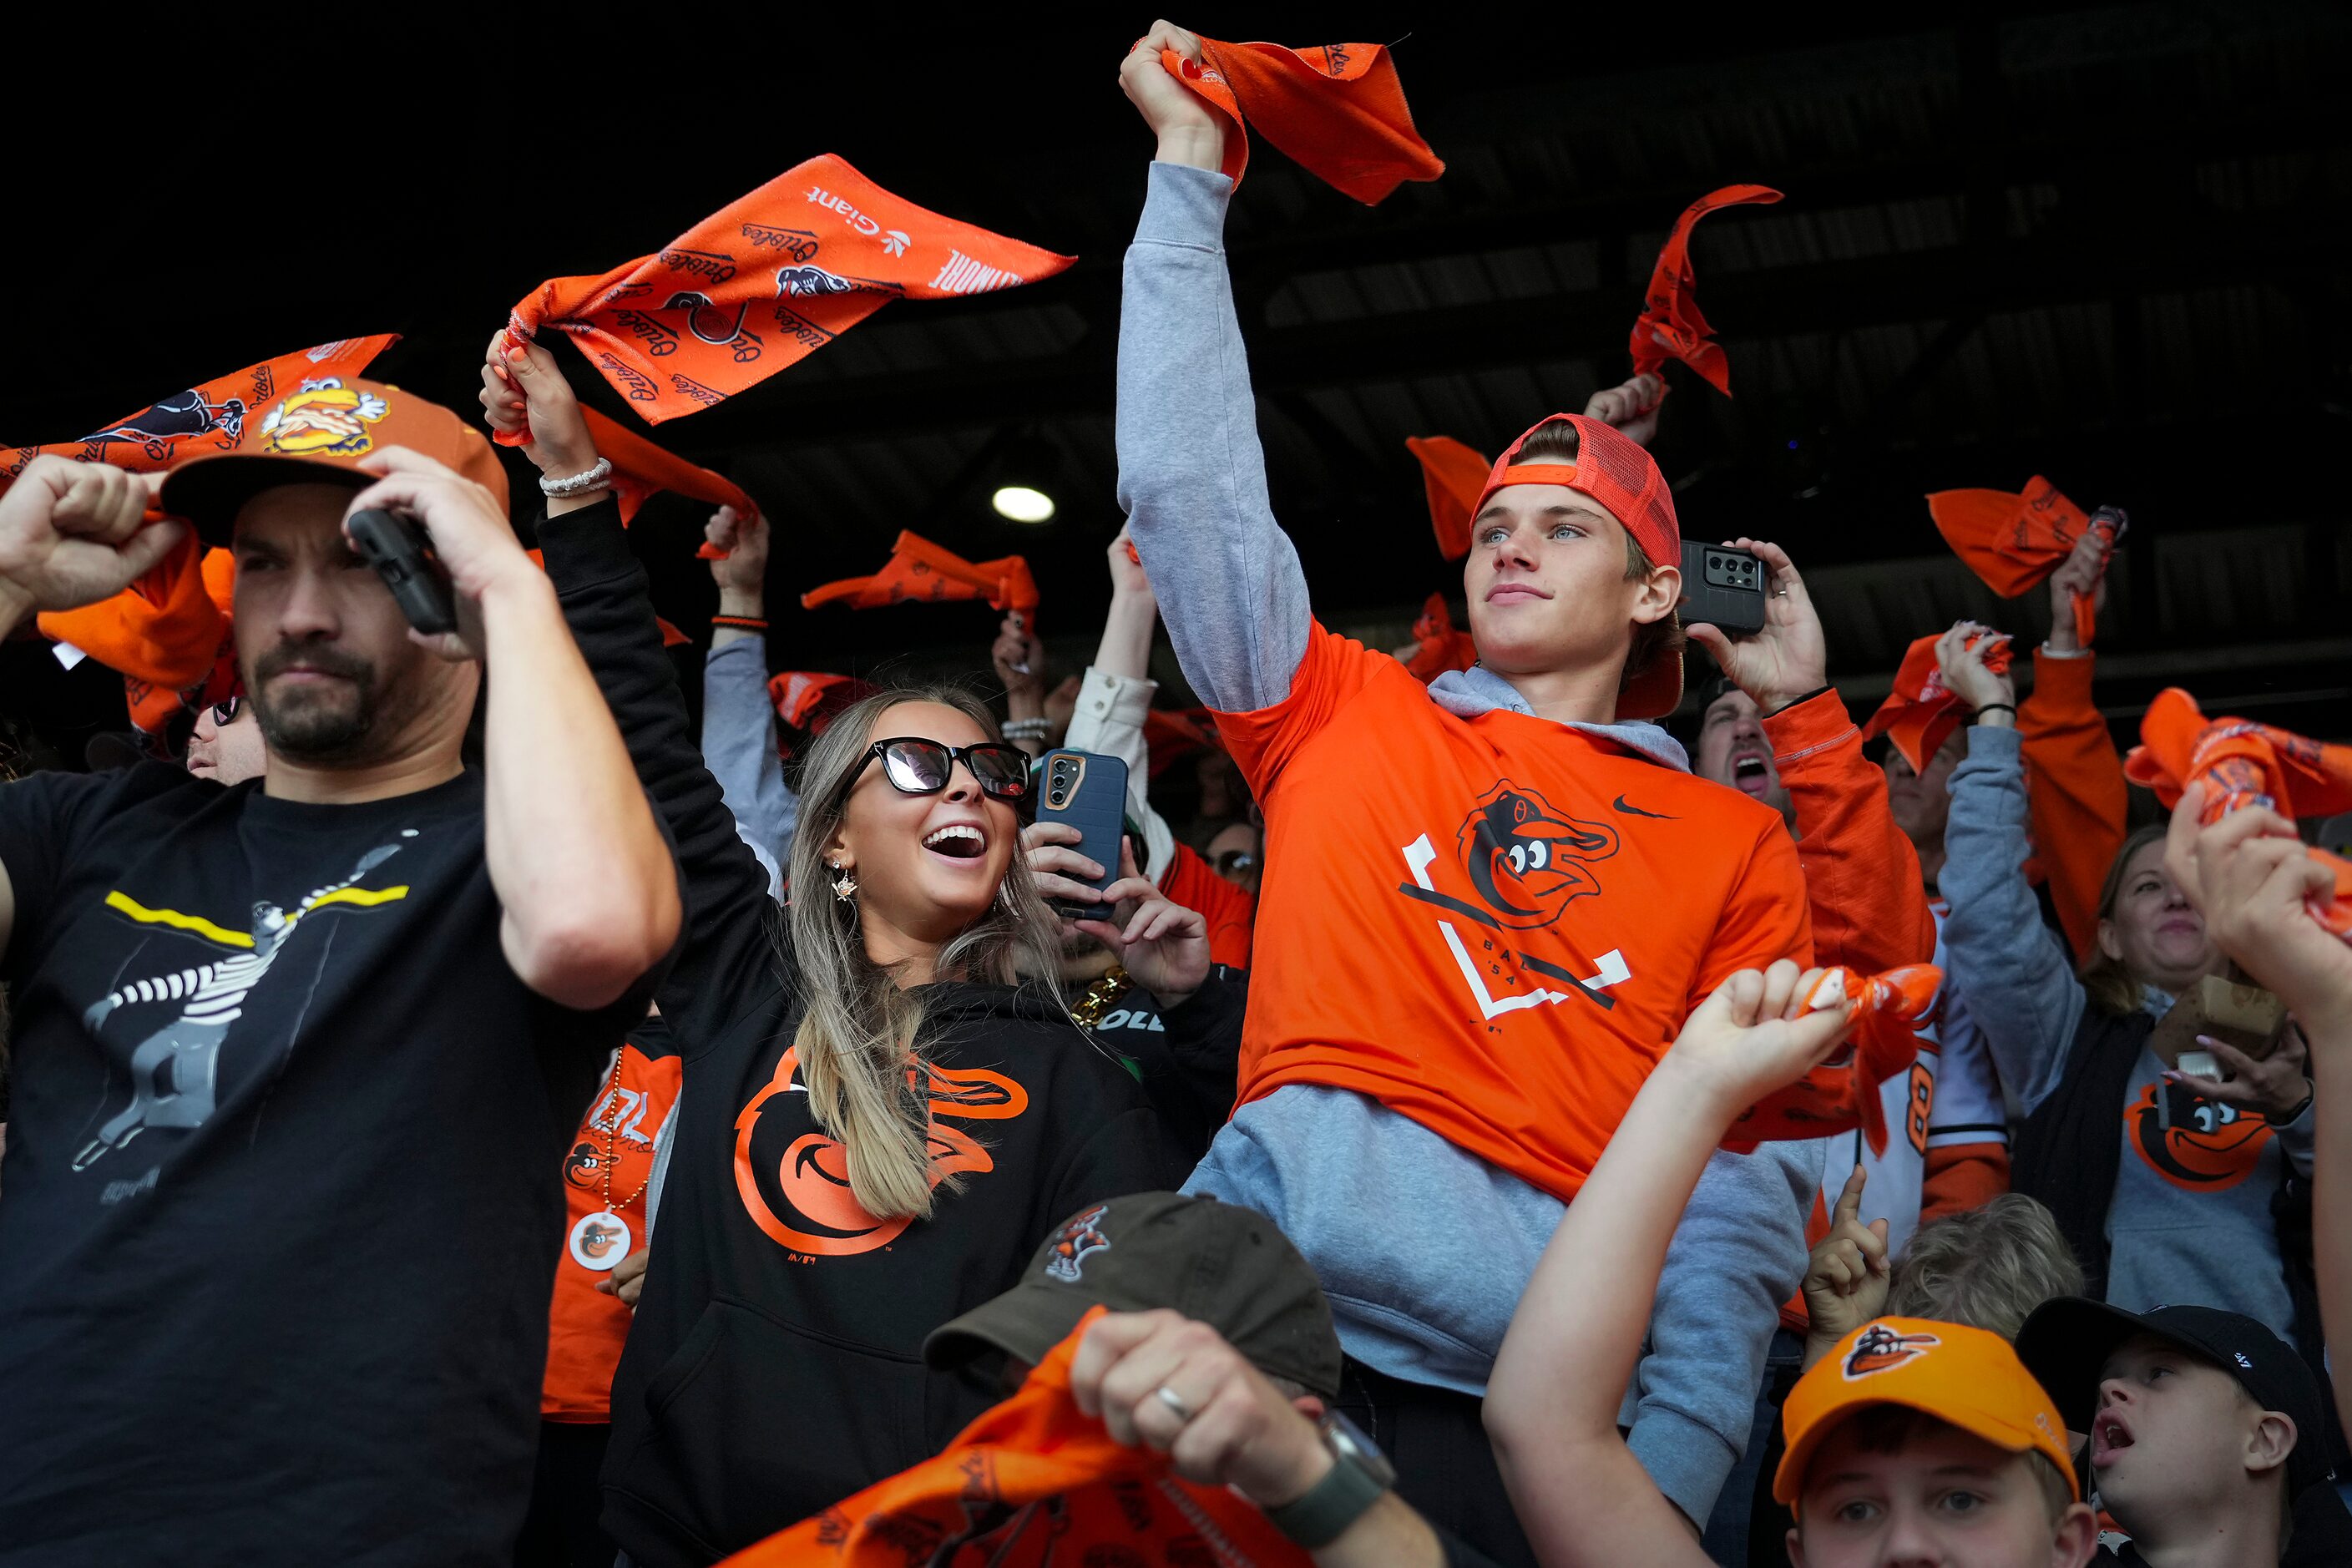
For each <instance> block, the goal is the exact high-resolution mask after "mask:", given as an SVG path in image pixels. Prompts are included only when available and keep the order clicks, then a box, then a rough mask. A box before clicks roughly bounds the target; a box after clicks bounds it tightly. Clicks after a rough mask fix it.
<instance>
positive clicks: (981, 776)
mask: <svg viewBox="0 0 2352 1568" xmlns="http://www.w3.org/2000/svg"><path fill="white" fill-rule="evenodd" d="M877 757H879V758H881V759H882V776H883V777H884V778H887V779H888V780H889V781H890V787H891V788H893V789H895V790H897V791H898V793H899V794H900V795H937V794H939V793H940V791H941V790H943V789H945V788H947V787H948V780H949V779H950V777H952V776H953V775H954V773H955V765H956V764H957V763H962V764H963V765H964V766H965V767H967V768H970V769H971V776H972V777H973V779H975V780H976V781H978V783H979V784H980V787H981V790H982V793H984V794H986V795H991V796H993V797H994V798H995V799H998V800H1023V799H1025V798H1027V796H1028V794H1029V753H1028V752H1024V751H1023V750H1021V749H1020V748H1019V747H1018V746H1008V745H1005V744H1004V743H1003V742H998V741H982V742H981V743H980V744H979V745H977V746H950V745H944V744H942V743H941V742H938V741H926V740H921V739H919V738H918V737H915V736H911V735H906V736H899V737H898V738H896V739H893V740H888V741H877V742H874V743H873V744H872V745H870V746H868V747H866V755H865V757H864V759H863V760H861V761H860V762H859V763H858V764H857V766H856V767H855V768H854V769H852V770H851V771H850V773H849V776H848V778H846V779H845V780H844V781H843V782H842V785H841V793H842V795H843V796H844V797H845V798H846V797H847V795H848V794H849V792H850V790H851V789H852V788H853V787H855V786H856V783H857V781H858V780H859V779H860V778H862V777H864V776H865V773H866V769H867V768H869V767H871V766H872V765H873V763H874V759H875V758H877Z"/></svg>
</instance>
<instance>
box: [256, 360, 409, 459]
mask: <svg viewBox="0 0 2352 1568" xmlns="http://www.w3.org/2000/svg"><path fill="white" fill-rule="evenodd" d="M388 412H390V405H387V404H386V403H385V402H384V400H383V398H381V397H378V396H377V395H375V394H374V393H373V392H362V391H361V390H359V389H358V388H356V387H349V386H345V385H344V384H342V383H341V381H339V380H337V379H336V378H335V377H333V376H328V377H325V378H324V379H322V380H320V381H318V382H315V383H306V384H304V385H303V388H302V390H301V391H299V392H298V393H296V394H294V395H293V396H291V397H289V398H288V399H286V400H285V401H284V402H283V403H280V404H279V405H278V406H277V407H275V408H272V409H271V410H270V411H269V412H268V413H267V414H265V415H263V416H261V429H262V441H261V449H262V450H263V451H265V452H278V453H282V454H284V455H286V456H288V457H295V458H300V457H310V456H328V457H337V458H354V457H357V456H359V454H361V453H362V452H364V451H366V450H368V448H370V447H373V446H374V445H375V437H374V436H373V435H372V434H370V433H369V430H368V426H371V425H373V424H374V423H375V422H376V421H377V420H379V419H381V418H383V416H384V415H385V414H386V413H388Z"/></svg>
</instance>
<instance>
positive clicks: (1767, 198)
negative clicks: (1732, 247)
mask: <svg viewBox="0 0 2352 1568" xmlns="http://www.w3.org/2000/svg"><path fill="white" fill-rule="evenodd" d="M1779 200H1780V192H1778V191H1776V190H1774V189H1772V187H1771V186H1769V185H1726V186H1724V187H1723V188H1722V189H1721V190H1719V191H1709V192H1707V194H1706V195H1703V196H1701V197H1699V199H1698V200H1696V201H1695V202H1693V203H1691V205H1688V206H1686V207H1685V208H1684V209H1683V214H1682V216H1680V217H1678V218H1676V219H1675V226H1674V228H1673V229H1672V230H1670V231H1669V232H1668V233H1667V235H1666V243H1665V244H1664V246H1662V247H1659V250H1658V264H1657V265H1656V266H1655V267H1654V268H1651V269H1650V289H1649V292H1648V293H1647V294H1646V295H1645V296H1644V297H1643V305H1642V314H1641V316H1640V317H1639V319H1637V320H1636V321H1634V322H1633V374H1636V375H1652V374H1656V373H1657V371H1658V370H1660V369H1661V368H1662V367H1663V366H1664V364H1665V363H1666V362H1667V361H1668V360H1670V359H1678V360H1680V361H1682V362H1683V363H1685V364H1686V365H1688V366H1690V367H1691V369H1693V370H1695V371H1696V372H1698V373H1699V374H1701V375H1703V376H1705V377H1706V380H1707V383H1708V384H1709V385H1711V386H1713V387H1714V388H1715V389H1716V391H1717V392H1720V393H1721V394H1723V395H1725V396H1726V397H1728V396H1730V395H1731V362H1730V360H1729V359H1728V358H1727V357H1726V355H1725V354H1724V352H1723V345H1722V344H1720V343H1718V342H1716V341H1715V329H1714V328H1713V327H1710V326H1708V325H1707V324H1706V317H1705V316H1702V315H1700V314H1699V310H1698V293H1697V286H1698V280H1697V278H1696V275H1695V274H1694V273H1693V272H1692V270H1691V259H1690V237H1691V227H1692V226H1693V225H1695V224H1696V223H1697V222H1698V220H1699V219H1701V218H1703V217H1705V216H1706V215H1707V214H1709V213H1711V212H1713V211H1715V210H1716V209H1717V207H1736V206H1748V205H1755V204H1759V203H1770V202H1777V201H1779Z"/></svg>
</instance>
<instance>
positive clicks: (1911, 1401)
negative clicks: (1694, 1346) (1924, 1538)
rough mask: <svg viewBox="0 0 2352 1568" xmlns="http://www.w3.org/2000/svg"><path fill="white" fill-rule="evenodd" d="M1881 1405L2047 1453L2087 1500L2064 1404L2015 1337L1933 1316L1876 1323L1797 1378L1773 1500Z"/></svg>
mask: <svg viewBox="0 0 2352 1568" xmlns="http://www.w3.org/2000/svg"><path fill="white" fill-rule="evenodd" d="M1870 1405H1902V1406H1904V1407H1905V1408H1906V1409H1911V1410H1916V1411H1918V1412H1919V1413H1920V1414H1921V1415H1932V1416H1934V1417H1935V1418H1936V1419H1937V1420H1938V1421H1941V1422H1944V1423H1946V1424H1947V1425H1948V1426H1957V1427H1958V1428H1959V1429H1960V1430H1961V1431H1963V1432H1966V1433H1968V1434H1969V1435H1970V1436H1975V1437H1981V1438H1983V1439H1984V1440H1985V1441H1986V1442H1988V1443H1990V1444H1991V1445H1992V1446H1993V1447H1996V1448H2001V1449H2005V1450H2007V1451H2008V1452H2010V1453H2012V1454H2026V1453H2035V1454H2041V1455H2043V1456H2044V1457H2046V1458H2048V1459H2049V1460H2050V1462H2051V1463H2052V1464H2053V1465H2055V1466H2057V1467H2058V1473H2059V1474H2060V1475H2063V1476H2064V1477H2065V1478H2066V1484H2067V1485H2068V1486H2069V1487H2071V1488H2073V1489H2074V1498H2075V1500H2076V1501H2078V1502H2079V1501H2081V1500H2082V1496H2083V1490H2082V1486H2081V1484H2080V1483H2079V1482H2078V1481H2077V1480H2076V1479H2075V1477H2074V1459H2073V1458H2071V1457H2070V1456H2069V1455H2068V1453H2067V1450H2066V1428H2065V1426H2063V1424H2062V1423H2061V1422H2060V1421H2059V1419H2058V1411H2057V1408H2056V1407H2055V1406H2054V1405H2052V1403H2051V1401H2050V1396H2049V1395H2048V1394H2045V1393H2043V1392H2042V1385H2041V1384H2038V1383H2036V1382H2034V1381H2033V1376H2032V1373H2029V1372H2027V1371H2026V1370H2025V1363H2023V1362H2021V1361H2020V1360H2019V1359H2018V1354H2017V1352H2016V1351H2014V1350H2012V1349H2011V1348H2010V1344H2009V1342H2008V1341H2007V1340H2004V1339H2002V1338H2001V1337H2000V1335H1999V1334H1994V1333H1988V1332H1986V1331H1984V1330H1982V1329H1971V1328H1968V1327H1965V1326H1963V1325H1962V1324H1959V1323H1942V1322H1937V1321H1934V1320H1933V1319H1929V1318H1878V1319H1874V1320H1873V1321H1870V1322H1867V1323H1865V1324H1864V1325H1863V1326H1862V1327H1861V1328H1859V1329H1856V1330H1855V1331H1853V1332H1852V1333H1850V1334H1848V1335H1846V1337H1845V1338H1844V1339H1843V1340H1840V1341H1839V1342H1838V1346H1837V1349H1835V1350H1834V1351H1832V1352H1830V1353H1829V1354H1828V1355H1825V1356H1823V1357H1822V1359H1821V1360H1820V1361H1818V1362H1816V1363H1813V1368H1812V1370H1811V1372H1808V1373H1805V1375H1804V1376H1802V1377H1801V1378H1799V1379H1798V1380H1797V1386H1796V1387H1794V1388H1792V1389H1790V1391H1789V1401H1788V1404H1787V1405H1784V1406H1783V1407H1782V1412H1781V1419H1782V1420H1783V1421H1784V1422H1785V1423H1786V1426H1787V1431H1788V1438H1789V1451H1788V1454H1787V1457H1785V1458H1782V1459H1781V1461H1780V1470H1779V1471H1778V1472H1777V1473H1776V1474H1774V1476H1773V1477H1772V1500H1774V1501H1775V1502H1778V1503H1780V1504H1781V1505H1782V1506H1783V1507H1790V1506H1793V1505H1794V1504H1795V1502H1796V1500H1797V1495H1798V1493H1799V1492H1800V1491H1801V1490H1802V1489H1803V1488H1804V1484H1805V1472H1806V1471H1807V1470H1809V1469H1811V1468H1812V1463H1813V1456H1814V1454H1815V1453H1817V1452H1818V1451H1819V1450H1820V1448H1821V1446H1822V1442H1823V1441H1824V1440H1826V1439H1827V1438H1828V1436H1829V1435H1830V1434H1831V1433H1832V1432H1833V1431H1835V1430H1836V1429H1837V1427H1838V1425H1839V1424H1840V1423H1841V1422H1843V1420H1844V1419H1845V1418H1846V1417H1847V1416H1849V1415H1853V1414H1854V1413H1855V1412H1856V1411H1859V1410H1862V1409H1864V1408H1866V1407H1868V1406H1870Z"/></svg>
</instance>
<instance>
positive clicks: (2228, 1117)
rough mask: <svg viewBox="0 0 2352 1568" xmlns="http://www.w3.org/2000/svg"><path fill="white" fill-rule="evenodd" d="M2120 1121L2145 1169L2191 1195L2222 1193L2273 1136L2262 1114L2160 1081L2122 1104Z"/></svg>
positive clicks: (2248, 1172)
mask: <svg viewBox="0 0 2352 1568" xmlns="http://www.w3.org/2000/svg"><path fill="white" fill-rule="evenodd" d="M2124 1121H2125V1123H2126V1125H2127V1126H2128V1127H2129V1128H2130V1130H2131V1144H2132V1147H2133V1148H2135V1149H2137V1150H2138V1151H2139V1157H2140V1158H2141V1159H2142V1160H2145V1161H2147V1165H2148V1168H2149V1169H2150V1170H2152V1171H2154V1172H2155V1173H2157V1174H2158V1175H2159V1176H2162V1177H2163V1178H2164V1179H2165V1180H2166V1181H2168V1182H2170V1183H2171V1184H2173V1185H2174V1186H2176V1187H2179V1188H2182V1189H2183V1190H2185V1191H2188V1192H2194V1193H2218V1192H2226V1191H2228V1190H2229V1189H2230V1188H2231V1187H2234V1186H2236V1185H2237V1184H2239V1183H2240V1182H2242V1181H2244V1180H2245V1179H2246V1178H2247V1176H2249V1175H2251V1174H2252V1173H2253V1169H2254V1165H2255V1163H2257V1162H2258V1161H2259V1160H2260V1159H2261V1157H2262V1152H2263V1144H2265V1143H2267V1142H2270V1140H2271V1136H2272V1133H2271V1124H2270V1123H2269V1122H2268V1121H2265V1120H2263V1118H2262V1117H2259V1116H2246V1115H2242V1114H2241V1113H2240V1111H2239V1110H2238V1108H2237V1107H2236V1106H2234V1105H2223V1104H2221V1103H2219V1102H2218V1101H2215V1100H2205V1099H2202V1098H2200V1096H2199V1095H2198V1094H2197V1092H2196V1091H2195V1090H2193V1089H2188V1088H2185V1087H2183V1086H2181V1085H2179V1084H2168V1083H2165V1082H2162V1081H2161V1080H2159V1081H2157V1082H2153V1083H2150V1084H2149V1085H2148V1086H2147V1088H2146V1089H2142V1090H2140V1092H2139V1098H2138V1099H2137V1100H2134V1101H2132V1103H2131V1104H2130V1105H2129V1106H2127V1107H2126V1108H2125V1110H2124Z"/></svg>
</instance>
